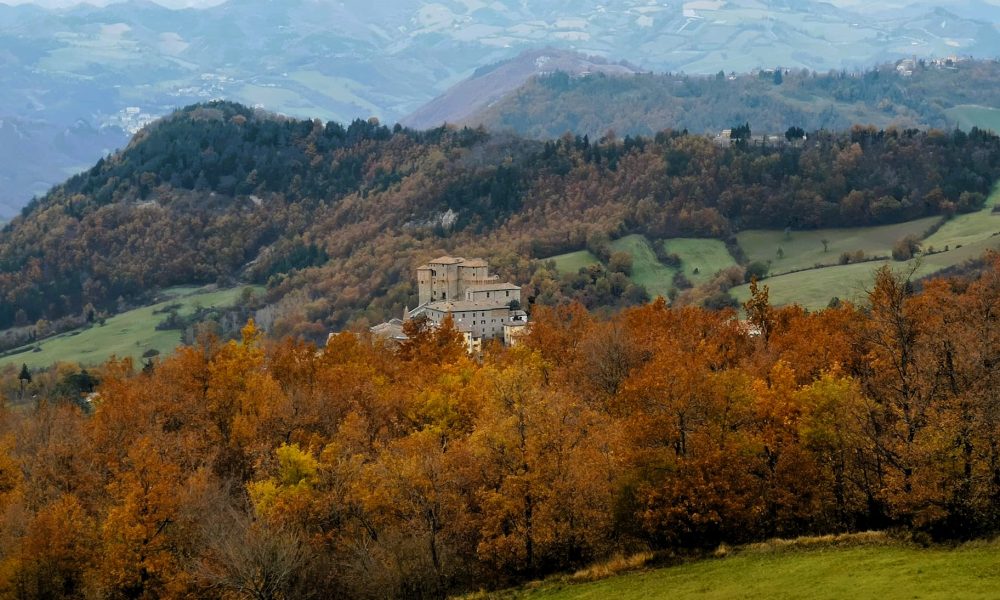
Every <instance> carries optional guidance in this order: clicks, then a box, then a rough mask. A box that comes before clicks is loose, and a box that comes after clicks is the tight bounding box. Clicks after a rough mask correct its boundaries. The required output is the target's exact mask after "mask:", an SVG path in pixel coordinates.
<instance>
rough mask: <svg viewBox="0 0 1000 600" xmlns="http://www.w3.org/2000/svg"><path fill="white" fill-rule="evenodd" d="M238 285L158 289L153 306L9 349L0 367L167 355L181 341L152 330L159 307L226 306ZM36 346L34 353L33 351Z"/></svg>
mask: <svg viewBox="0 0 1000 600" xmlns="http://www.w3.org/2000/svg"><path fill="white" fill-rule="evenodd" d="M243 289H244V288H240V287H238V288H230V289H225V290H216V289H213V288H212V287H209V288H196V287H176V288H170V289H168V290H165V291H164V292H163V296H164V297H165V298H166V299H165V300H163V301H161V302H159V303H157V304H153V305H151V306H145V307H143V308H137V309H135V310H130V311H127V312H123V313H121V314H118V315H115V316H113V317H109V318H108V319H107V321H105V323H104V325H99V324H94V325H93V326H91V327H88V328H84V329H76V330H73V331H69V332H66V333H62V334H59V335H57V336H53V337H51V338H48V339H45V340H43V341H41V342H39V343H37V344H33V345H30V346H26V347H23V348H20V349H18V350H15V351H14V353H9V354H7V355H5V356H3V357H2V358H0V368H3V367H5V366H6V365H9V364H13V365H15V366H20V365H21V364H26V365H28V367H29V368H31V369H43V368H46V367H48V366H50V365H52V364H55V363H59V362H63V363H77V364H80V365H81V366H92V365H98V364H101V363H103V362H105V361H106V360H107V359H109V358H111V357H112V356H115V357H118V358H125V357H131V358H132V360H133V361H135V364H139V362H140V359H141V357H142V355H143V353H145V352H147V351H148V350H156V351H157V352H159V353H160V354H167V353H170V352H172V351H173V350H174V349H175V348H176V347H177V346H179V345H180V344H181V332H180V331H178V330H166V331H159V330H157V329H156V325H157V324H158V323H160V322H161V321H163V319H164V318H166V316H167V314H166V312H164V311H165V309H167V307H170V306H173V305H177V306H176V309H177V313H178V314H179V315H180V316H187V315H190V314H192V313H193V312H194V311H195V310H196V309H197V307H199V306H200V307H203V308H215V307H219V308H223V307H229V306H233V305H234V304H235V303H236V301H237V300H238V299H239V297H240V294H242V293H243ZM254 289H255V290H256V289H257V288H254ZM36 346H37V347H38V348H40V350H39V351H34V348H35V347H36Z"/></svg>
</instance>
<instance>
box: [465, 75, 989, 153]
mask: <svg viewBox="0 0 1000 600" xmlns="http://www.w3.org/2000/svg"><path fill="white" fill-rule="evenodd" d="M998 85H1000V62H997V61H994V60H965V61H961V62H955V63H950V64H942V65H935V64H928V63H926V62H924V61H919V62H918V63H917V64H916V65H914V66H913V70H912V73H911V74H910V75H904V74H902V73H900V72H898V71H897V70H896V66H895V65H894V64H887V65H881V66H878V67H875V68H872V69H868V70H865V71H862V72H857V73H847V72H845V71H831V72H829V73H820V74H817V73H815V72H810V71H806V70H797V69H793V70H790V71H788V72H785V71H783V70H777V71H762V72H761V73H760V74H757V75H754V74H741V75H737V74H735V73H731V74H727V73H725V72H720V73H718V74H717V75H715V76H699V75H684V74H670V73H665V74H642V75H634V76H627V77H616V76H608V75H603V74H594V75H589V76H587V77H573V76H570V75H568V74H566V73H561V72H557V73H553V74H551V75H546V76H543V77H539V78H537V79H534V80H532V81H529V82H528V83H527V84H525V85H524V86H522V87H521V88H520V89H518V90H517V91H516V92H513V93H511V94H509V95H508V96H506V97H505V98H503V99H502V100H500V101H498V102H496V103H493V104H491V105H490V107H488V108H486V109H484V110H483V111H481V112H480V113H479V114H475V115H473V116H471V117H469V118H467V119H466V120H465V122H467V123H470V124H482V125H485V126H486V127H487V128H489V129H491V130H498V131H514V132H517V133H518V134H520V135H526V136H528V137H532V138H538V139H548V138H552V137H557V136H560V135H563V134H564V133H566V132H571V133H574V134H579V135H584V134H587V135H591V136H600V135H604V133H605V132H607V131H609V130H610V131H616V132H617V133H618V134H619V135H626V134H629V135H646V136H649V135H654V134H655V133H656V132H657V131H659V130H661V129H666V128H673V129H688V130H689V131H692V132H697V133H712V134H715V133H718V132H719V131H720V130H722V129H729V128H731V127H733V126H735V125H737V124H740V123H746V122H749V123H751V124H752V125H753V127H754V129H755V130H757V131H758V132H760V133H769V134H772V135H780V134H783V133H784V132H785V131H786V130H787V129H788V128H789V127H800V128H804V129H805V130H806V132H810V131H815V130H818V129H827V130H833V131H842V130H845V129H848V128H850V127H851V126H853V125H854V124H856V123H872V124H874V125H876V126H878V127H889V126H897V127H901V128H906V127H919V128H928V127H937V128H950V127H953V126H954V125H955V119H953V118H951V117H949V115H948V114H947V112H946V110H947V109H949V108H951V107H954V106H960V105H967V104H968V105H981V106H992V105H993V97H994V96H995V95H996V90H997V86H998Z"/></svg>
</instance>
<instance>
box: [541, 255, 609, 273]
mask: <svg viewBox="0 0 1000 600" xmlns="http://www.w3.org/2000/svg"><path fill="white" fill-rule="evenodd" d="M546 260H551V261H555V263H556V269H558V271H559V272H560V273H576V272H577V271H579V270H580V269H583V268H584V267H589V266H590V265H596V264H600V262H601V261H599V260H598V259H597V257H596V256H594V255H593V254H592V253H591V252H590V250H579V251H577V252H569V253H567V254H560V255H559V256H553V257H552V258H548V259H546Z"/></svg>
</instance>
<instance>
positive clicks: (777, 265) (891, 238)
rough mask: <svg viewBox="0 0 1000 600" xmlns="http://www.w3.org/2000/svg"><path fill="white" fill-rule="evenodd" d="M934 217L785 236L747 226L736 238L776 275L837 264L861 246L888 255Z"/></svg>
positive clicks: (873, 253) (921, 231)
mask: <svg viewBox="0 0 1000 600" xmlns="http://www.w3.org/2000/svg"><path fill="white" fill-rule="evenodd" d="M938 220H939V219H938V217H928V218H926V219H919V220H917V221H907V222H906V223H897V224H895V225H883V226H879V227H852V228H849V229H815V230H810V231H791V232H789V234H788V236H787V237H786V235H785V232H784V231H781V230H771V229H748V230H746V231H742V232H740V233H738V234H737V235H736V239H737V241H738V242H739V245H740V247H741V248H743V251H744V252H746V255H747V258H749V259H750V260H751V261H760V262H763V263H768V262H770V265H771V272H772V273H774V274H776V275H780V274H782V273H787V272H789V271H795V270H798V269H810V268H813V267H815V266H816V265H817V264H821V265H837V264H838V260H839V258H840V255H841V254H842V253H844V252H852V253H853V252H857V251H858V250H861V251H863V252H864V253H865V255H866V256H889V254H890V253H891V252H892V245H893V243H894V242H895V241H896V240H898V239H900V238H902V237H905V236H907V235H916V236H918V237H923V235H924V233H925V232H926V231H927V230H928V229H929V228H930V227H931V226H932V225H934V223H936V222H937V221H938ZM823 240H827V241H828V242H829V244H828V246H827V250H826V251H824V250H823ZM942 247H943V246H942ZM778 248H781V250H782V253H783V257H779V256H778Z"/></svg>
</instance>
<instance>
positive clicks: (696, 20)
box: [0, 0, 1000, 216]
mask: <svg viewBox="0 0 1000 600" xmlns="http://www.w3.org/2000/svg"><path fill="white" fill-rule="evenodd" d="M990 6H992V5H989V4H986V3H983V2H981V1H978V3H977V0H963V2H962V3H961V5H960V10H958V9H957V12H955V13H952V12H947V11H945V12H941V11H940V10H936V9H935V6H934V5H933V4H928V3H926V2H922V1H921V3H919V4H910V3H907V4H906V6H905V7H903V8H901V9H899V10H894V11H893V12H891V13H880V12H878V11H875V10H874V9H873V8H871V7H869V6H867V5H864V4H861V5H857V6H854V7H837V6H834V5H830V4H825V3H821V2H812V1H802V2H794V3H793V2H785V1H780V0H730V1H727V2H722V1H716V0H692V1H687V2H676V3H670V4H650V3H649V2H648V1H647V0H605V1H597V0H580V1H575V2H565V1H563V2H531V3H528V2H521V1H519V0H495V1H493V2H489V3H486V2H478V1H470V0H440V1H438V2H434V3H427V2H422V1H419V0H382V1H380V2H369V1H362V0H343V1H334V0H309V1H306V0H289V1H287V2H273V1H268V0H239V1H236V0H231V1H230V2H226V3H224V4H220V5H218V6H214V7H211V8H206V9H203V10H194V9H184V10H171V9H168V8H165V7H163V6H161V5H159V4H155V3H152V2H148V1H142V0H132V1H129V2H122V3H116V4H110V5H108V6H105V7H95V6H91V5H84V4H81V5H77V6H75V7H73V8H68V9H60V10H55V11H51V10H45V9H42V8H39V7H37V6H30V5H19V6H8V5H0V68H2V69H3V73H4V86H3V88H2V89H0V118H5V119H21V120H29V121H32V122H36V121H44V122H45V123H48V124H49V126H50V129H54V130H58V131H62V130H67V129H70V128H71V127H72V126H73V125H74V124H75V123H77V122H78V121H80V120H83V121H84V122H86V123H88V124H89V125H90V126H91V127H92V128H94V129H102V128H103V129H107V130H108V131H109V134H110V133H115V134H116V135H117V136H118V137H117V139H118V140H119V141H120V143H115V144H110V146H111V147H112V148H113V147H117V146H119V145H121V144H123V143H124V141H125V139H126V138H125V134H124V133H123V130H122V128H120V127H118V125H117V124H118V123H119V122H121V121H122V116H121V114H122V111H124V110H125V109H127V108H128V107H133V108H138V109H139V110H140V111H141V113H145V114H150V115H153V116H159V115H164V114H167V113H169V112H170V111H172V110H174V109H175V108H177V107H180V106H185V105H187V104H190V103H192V102H204V101H207V100H211V99H220V98H221V99H231V100H236V101H241V102H243V103H246V104H248V105H251V106H253V105H260V106H262V107H263V108H265V109H267V110H271V111H274V112H279V113H283V114H287V115H292V116H300V117H315V118H320V119H324V120H337V121H342V122H346V121H350V120H351V119H353V118H356V117H361V118H368V117H370V116H377V117H379V118H380V119H381V120H382V121H383V122H388V123H392V122H395V121H397V120H399V119H401V118H403V117H404V116H405V115H408V114H411V113H414V111H416V110H417V109H419V108H420V107H421V106H423V105H424V104H426V103H427V102H429V101H430V100H432V99H434V98H435V97H436V96H438V95H440V94H442V93H444V92H445V91H447V90H448V88H450V87H451V86H453V85H454V84H456V83H459V82H461V81H462V80H463V79H465V78H467V77H469V76H470V75H471V74H472V73H473V72H474V71H475V70H476V69H477V68H479V67H481V66H483V65H489V64H495V63H497V62H500V61H504V60H509V59H511V58H514V57H516V56H517V55H518V54H519V53H521V52H523V51H525V50H528V49H537V48H540V47H545V46H550V47H553V48H556V49H559V50H572V51H577V52H581V53H583V54H584V55H587V56H603V57H606V58H607V59H608V60H610V61H612V62H613V61H618V60H625V61H629V63H631V64H634V65H638V67H637V68H638V69H640V70H650V71H673V72H677V71H685V72H688V73H714V72H716V71H718V70H720V69H724V70H725V71H726V72H727V73H728V72H732V71H736V72H743V71H748V70H750V69H752V68H755V67H775V66H779V65H780V66H783V67H787V68H799V67H804V68H808V69H811V70H817V71H821V72H822V71H827V70H829V69H840V68H848V69H853V68H860V67H864V66H868V65H872V64H876V63H878V62H882V61H884V60H888V59H892V58H899V57H905V56H910V55H913V54H916V55H918V56H924V57H926V56H945V55H948V54H952V53H957V54H973V55H976V56H996V55H1000V32H998V31H997V28H996V12H995V11H992V12H991V11H990V10H989V7H990ZM872 11H873V12H872ZM991 19H992V20H991ZM431 120H434V119H431ZM38 139H39V140H44V137H40V138H38ZM33 143H34V142H33ZM80 145H81V146H82V147H85V148H86V150H87V152H86V154H87V156H88V159H87V160H86V161H84V164H87V163H90V162H92V161H94V160H96V159H97V158H98V157H99V156H100V155H101V154H102V153H103V152H104V151H105V150H107V149H108V144H105V143H93V144H90V145H87V144H85V143H83V142H82V141H81V144H80ZM15 154H16V153H15ZM79 164H80V163H79V161H78V160H77V159H76V158H75V157H65V156H62V155H60V153H59V152H53V153H51V154H45V153H42V154H40V155H39V154H33V153H29V154H26V155H25V156H24V157H23V158H19V157H18V156H15V157H14V158H13V159H12V160H11V161H10V162H7V163H5V164H3V165H0V177H5V178H6V179H5V180H6V181H10V182H15V183H12V184H11V185H9V186H5V187H3V188H2V189H0V215H7V216H10V215H12V214H13V213H14V212H15V211H16V209H17V208H19V207H20V206H21V205H23V204H24V203H26V202H27V201H28V200H30V198H31V196H32V195H34V194H36V193H38V190H39V189H40V188H44V187H45V186H46V185H53V184H55V183H57V182H59V181H60V180H61V179H62V178H63V176H64V174H65V173H66V172H67V171H68V170H71V169H73V168H76V167H78V166H79ZM40 167H45V168H47V169H48V172H47V174H45V176H44V177H34V176H33V177H32V178H31V180H32V181H31V182H20V183H17V182H16V181H18V180H17V178H16V177H15V176H14V174H15V173H17V172H18V171H22V170H39V169H40Z"/></svg>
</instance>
